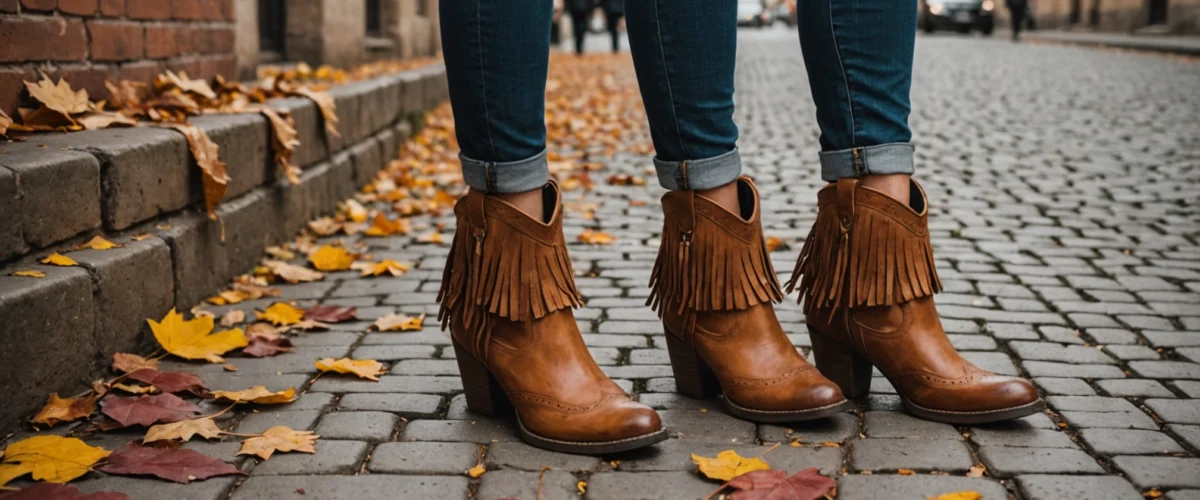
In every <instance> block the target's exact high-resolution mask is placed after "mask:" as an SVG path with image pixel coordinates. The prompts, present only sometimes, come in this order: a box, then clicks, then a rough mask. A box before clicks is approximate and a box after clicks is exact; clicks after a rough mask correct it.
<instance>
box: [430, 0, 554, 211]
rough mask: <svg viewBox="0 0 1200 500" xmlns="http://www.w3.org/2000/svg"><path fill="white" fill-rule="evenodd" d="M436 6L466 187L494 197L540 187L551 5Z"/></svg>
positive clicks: (461, 1) (542, 0) (500, 0)
mask: <svg viewBox="0 0 1200 500" xmlns="http://www.w3.org/2000/svg"><path fill="white" fill-rule="evenodd" d="M438 4H439V7H438V8H439V15H440V19H441V25H442V54H443V56H444V57H445V60H446V79H447V81H448V82H449V86H450V101H451V103H452V104H453V108H454V126H455V131H456V134H457V136H458V145H459V148H460V149H461V153H460V154H461V158H462V159H463V177H464V178H465V179H466V181H467V185H468V186H470V187H471V188H472V189H479V190H486V191H487V192H492V193H515V192H521V191H528V190H530V189H536V188H539V187H541V186H543V185H545V184H546V182H547V181H548V180H549V179H550V171H549V169H548V167H547V164H546V155H545V150H546V122H545V114H546V71H547V66H548V65H549V60H550V20H551V15H552V13H553V8H554V7H553V2H552V0H452V1H445V2H438ZM489 175H490V176H491V181H490V182H489V181H488V179H489Z"/></svg>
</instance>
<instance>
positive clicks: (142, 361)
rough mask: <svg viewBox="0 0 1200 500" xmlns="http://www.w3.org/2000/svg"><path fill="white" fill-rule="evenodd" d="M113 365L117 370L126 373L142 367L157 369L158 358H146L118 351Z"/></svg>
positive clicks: (114, 356) (114, 355)
mask: <svg viewBox="0 0 1200 500" xmlns="http://www.w3.org/2000/svg"><path fill="white" fill-rule="evenodd" d="M112 367H113V369H114V370H116V371H119V372H125V373H128V372H132V371H137V370H141V369H142V368H150V369H157V368H158V360H157V359H146V358H143V357H141V356H138V355H137V354H129V353H125V352H118V353H116V354H113V362H112Z"/></svg>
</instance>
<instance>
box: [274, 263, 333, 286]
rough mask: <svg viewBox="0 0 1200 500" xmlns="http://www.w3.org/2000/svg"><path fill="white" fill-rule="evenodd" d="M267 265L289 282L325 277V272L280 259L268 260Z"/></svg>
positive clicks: (301, 281) (308, 280) (305, 281)
mask: <svg viewBox="0 0 1200 500" xmlns="http://www.w3.org/2000/svg"><path fill="white" fill-rule="evenodd" d="M265 264H266V266H267V268H268V269H270V270H271V272H272V273H274V274H275V275H276V276H278V277H280V278H283V280H284V281H287V282H288V283H307V282H310V281H317V280H320V279H324V278H325V273H322V272H317V271H313V270H312V269H308V268H306V267H300V266H296V265H292V264H288V263H287V262H282V261H278V260H269V261H266V263H265Z"/></svg>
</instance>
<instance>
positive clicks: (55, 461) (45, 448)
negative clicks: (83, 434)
mask: <svg viewBox="0 0 1200 500" xmlns="http://www.w3.org/2000/svg"><path fill="white" fill-rule="evenodd" d="M109 453H111V452H109V451H107V450H105V449H104V448H100V447H91V446H88V445H87V444H86V443H84V442H83V441H81V440H79V439H77V438H65V437H61V436H34V437H31V438H29V439H26V440H24V441H18V442H16V443H13V444H12V445H10V446H9V447H8V448H7V449H5V450H4V455H3V462H2V465H0V468H2V469H0V486H3V485H4V483H5V482H7V481H5V476H9V475H12V474H15V473H16V472H17V471H19V470H23V471H24V472H21V473H19V474H16V475H14V476H12V477H9V478H8V479H9V480H11V479H13V478H16V477H20V476H22V475H24V474H25V473H31V474H33V479H35V480H38V481H45V482H47V483H57V484H64V483H66V482H68V481H70V480H72V479H75V478H77V477H79V476H82V475H84V474H87V473H88V471H89V470H91V467H92V465H94V464H95V463H96V462H99V461H100V459H102V458H104V457H107V456H108V455H109ZM14 467H15V468H14Z"/></svg>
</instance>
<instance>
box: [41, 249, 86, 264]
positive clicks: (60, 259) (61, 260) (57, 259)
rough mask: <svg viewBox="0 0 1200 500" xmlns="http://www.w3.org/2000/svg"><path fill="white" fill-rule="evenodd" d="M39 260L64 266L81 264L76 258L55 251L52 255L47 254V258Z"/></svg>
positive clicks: (43, 262)
mask: <svg viewBox="0 0 1200 500" xmlns="http://www.w3.org/2000/svg"><path fill="white" fill-rule="evenodd" d="M38 262H41V263H42V264H53V265H55V266H63V267H68V266H78V265H79V263H78V262H75V259H72V258H70V257H67V256H66V255H63V254H61V253H58V252H54V253H52V254H50V255H47V256H46V258H44V259H42V260H39V261H38Z"/></svg>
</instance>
